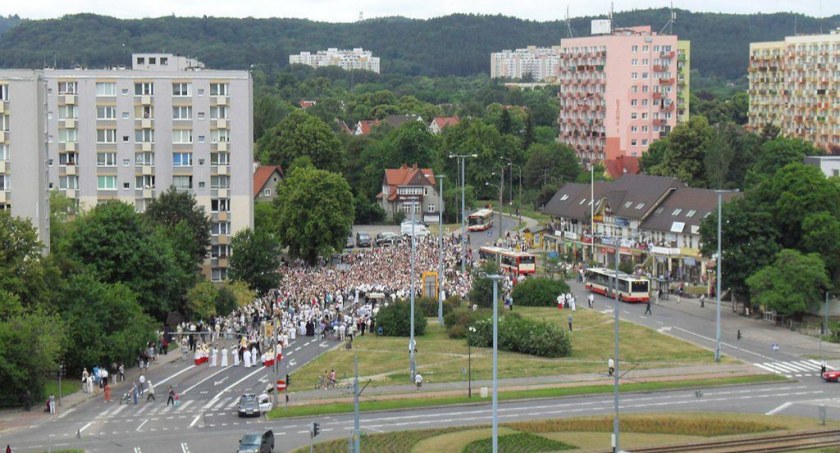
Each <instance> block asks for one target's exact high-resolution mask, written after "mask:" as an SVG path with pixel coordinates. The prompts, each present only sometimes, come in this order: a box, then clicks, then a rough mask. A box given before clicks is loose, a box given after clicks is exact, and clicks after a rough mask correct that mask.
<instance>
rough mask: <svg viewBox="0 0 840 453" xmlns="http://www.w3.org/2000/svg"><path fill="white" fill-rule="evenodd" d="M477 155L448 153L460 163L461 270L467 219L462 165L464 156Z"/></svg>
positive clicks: (463, 265)
mask: <svg viewBox="0 0 840 453" xmlns="http://www.w3.org/2000/svg"><path fill="white" fill-rule="evenodd" d="M468 157H472V158H476V157H478V154H450V155H449V158H450V159H452V158H457V159H458V160H459V162H460V164H461V165H459V168H460V170H461V272H462V273H463V272H465V271H466V268H467V236H466V234H467V227H466V225H465V223H466V221H467V214H466V204H465V202H464V197H465V195H464V194H465V193H466V189H465V186H464V173H465V171H464V167H466V165H467V162H466V158H468Z"/></svg>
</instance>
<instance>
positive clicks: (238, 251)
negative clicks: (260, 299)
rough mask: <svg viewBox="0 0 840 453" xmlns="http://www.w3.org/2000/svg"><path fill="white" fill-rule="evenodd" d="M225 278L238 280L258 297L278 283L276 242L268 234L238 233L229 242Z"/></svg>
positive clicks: (249, 231) (278, 262) (278, 255)
mask: <svg viewBox="0 0 840 453" xmlns="http://www.w3.org/2000/svg"><path fill="white" fill-rule="evenodd" d="M231 249H232V250H231V251H232V256H231V258H230V270H229V277H230V278H231V279H232V280H241V281H243V282H246V283H248V286H249V287H250V288H251V289H253V290H254V291H256V292H257V294H259V295H264V294H267V293H268V291H269V290H270V289H272V288H276V287H277V286H278V285H279V284H280V273H279V271H278V269H279V267H280V243H279V242H277V240H276V239H274V237H273V235H271V234H269V233H268V232H265V231H263V232H255V231H252V230H242V231H240V232H238V233H236V235H234V236H233V241H231Z"/></svg>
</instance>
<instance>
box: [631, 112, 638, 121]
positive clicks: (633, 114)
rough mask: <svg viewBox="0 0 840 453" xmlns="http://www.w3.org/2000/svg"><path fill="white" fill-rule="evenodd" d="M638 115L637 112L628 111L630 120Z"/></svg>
mask: <svg viewBox="0 0 840 453" xmlns="http://www.w3.org/2000/svg"><path fill="white" fill-rule="evenodd" d="M638 117H639V114H638V113H636V112H630V119H631V120H635V119H636V118H638Z"/></svg>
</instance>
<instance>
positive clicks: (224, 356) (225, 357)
mask: <svg viewBox="0 0 840 453" xmlns="http://www.w3.org/2000/svg"><path fill="white" fill-rule="evenodd" d="M227 366H228V350H227V346H225V347H223V348H222V368H225V367H227Z"/></svg>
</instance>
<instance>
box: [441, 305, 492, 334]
mask: <svg viewBox="0 0 840 453" xmlns="http://www.w3.org/2000/svg"><path fill="white" fill-rule="evenodd" d="M491 316H493V310H490V309H487V308H482V309H480V310H476V311H472V310H471V309H470V308H469V307H461V308H458V309H457V310H453V311H452V312H451V313H449V314H447V315H446V316H444V317H443V323H444V324H445V325H446V332H447V333H448V334H449V338H466V337H467V332H468V328H469V326H471V325H473V324H474V323H475V322H477V321H480V320H482V319H487V318H489V317H491Z"/></svg>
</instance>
